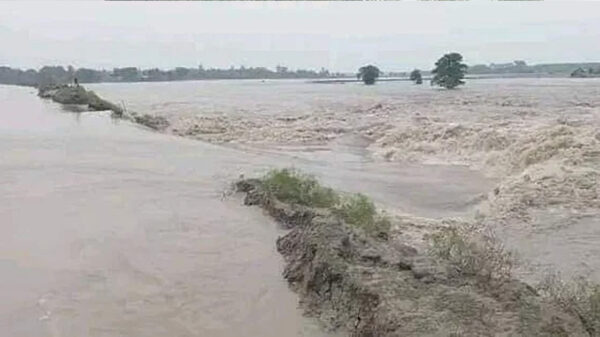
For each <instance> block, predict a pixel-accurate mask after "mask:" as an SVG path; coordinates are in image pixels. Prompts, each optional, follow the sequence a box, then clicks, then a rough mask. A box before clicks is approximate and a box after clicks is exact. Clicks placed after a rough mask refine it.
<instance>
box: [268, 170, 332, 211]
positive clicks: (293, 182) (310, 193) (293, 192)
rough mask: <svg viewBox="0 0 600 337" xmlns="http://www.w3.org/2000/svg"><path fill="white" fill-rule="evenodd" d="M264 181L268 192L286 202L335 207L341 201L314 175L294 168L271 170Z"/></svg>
mask: <svg viewBox="0 0 600 337" xmlns="http://www.w3.org/2000/svg"><path fill="white" fill-rule="evenodd" d="M262 181H263V185H264V187H265V189H266V190H267V192H269V193H272V194H273V195H274V196H275V197H276V198H277V199H279V200H281V201H284V202H288V203H295V204H300V205H304V206H309V207H319V208H330V207H334V206H335V205H336V204H337V203H338V202H339V196H338V194H337V193H336V192H335V191H334V190H333V189H331V188H328V187H324V186H321V184H319V182H318V181H317V180H316V179H315V178H314V177H313V176H311V175H307V174H304V173H301V172H298V171H296V170H293V169H277V170H271V171H269V173H267V174H266V175H265V176H264V177H263V179H262Z"/></svg>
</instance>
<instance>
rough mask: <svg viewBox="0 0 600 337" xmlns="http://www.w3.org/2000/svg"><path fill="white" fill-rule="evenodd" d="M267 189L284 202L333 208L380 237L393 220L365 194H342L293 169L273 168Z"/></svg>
mask: <svg viewBox="0 0 600 337" xmlns="http://www.w3.org/2000/svg"><path fill="white" fill-rule="evenodd" d="M262 183H263V186H264V188H265V190H266V191H267V192H268V193H271V194H272V195H273V196H274V197H275V198H277V199H278V200H280V201H283V202H286V203H291V204H299V205H304V206H308V207H318V208H327V209H330V210H331V211H332V212H333V214H335V215H337V216H339V217H340V218H341V219H342V220H344V221H345V222H346V223H348V224H350V225H353V226H356V227H360V228H362V229H363V230H365V232H367V233H369V234H371V235H373V236H378V237H387V233H388V232H389V230H390V227H391V222H390V220H389V219H388V218H387V217H386V216H384V215H382V214H381V213H379V212H378V211H377V208H376V207H375V204H373V202H372V201H371V200H370V199H369V198H368V197H367V196H365V195H363V194H354V195H349V196H340V195H339V194H338V193H337V192H335V191H334V190H333V189H331V188H329V187H324V186H322V185H321V184H320V183H319V182H318V181H317V180H316V179H315V178H314V177H313V176H311V175H307V174H304V173H301V172H298V171H296V170H293V169H276V170H271V171H269V173H267V174H266V175H265V176H264V177H263V178H262Z"/></svg>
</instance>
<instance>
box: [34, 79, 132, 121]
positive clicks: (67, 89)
mask: <svg viewBox="0 0 600 337" xmlns="http://www.w3.org/2000/svg"><path fill="white" fill-rule="evenodd" d="M38 96H40V97H42V98H49V99H52V100H53V101H54V102H57V103H61V104H67V105H85V106H87V108H88V109H89V110H91V111H112V112H113V114H115V115H117V116H122V115H123V109H122V108H121V107H119V106H118V105H116V104H114V103H111V102H109V101H107V100H105V99H102V98H100V97H99V96H98V95H96V94H95V93H94V92H93V91H88V90H85V88H84V87H83V86H79V85H73V86H71V85H49V86H43V87H40V88H38Z"/></svg>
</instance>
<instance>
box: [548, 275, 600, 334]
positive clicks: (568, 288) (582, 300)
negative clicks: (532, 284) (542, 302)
mask: <svg viewBox="0 0 600 337" xmlns="http://www.w3.org/2000/svg"><path fill="white" fill-rule="evenodd" d="M538 291H539V292H540V293H542V294H543V295H545V296H547V297H549V298H550V299H552V300H553V301H554V302H555V303H557V304H558V305H560V306H561V307H563V308H564V309H565V310H567V311H569V312H571V313H573V314H575V315H576V316H577V317H579V319H580V321H581V323H582V324H583V326H584V327H585V329H586V330H587V332H588V333H589V334H590V336H600V285H599V284H596V283H593V282H591V281H589V279H587V278H585V277H582V276H580V277H576V278H574V279H572V280H571V281H564V280H562V279H561V277H560V275H558V274H556V273H551V274H548V275H546V277H545V278H544V279H543V280H542V282H540V284H539V285H538Z"/></svg>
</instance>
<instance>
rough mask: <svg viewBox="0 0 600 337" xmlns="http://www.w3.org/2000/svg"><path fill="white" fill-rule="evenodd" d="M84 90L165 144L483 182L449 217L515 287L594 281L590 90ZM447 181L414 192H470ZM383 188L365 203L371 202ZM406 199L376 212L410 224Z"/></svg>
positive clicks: (599, 156) (505, 85) (594, 144)
mask: <svg viewBox="0 0 600 337" xmlns="http://www.w3.org/2000/svg"><path fill="white" fill-rule="evenodd" d="M90 87H91V88H92V89H93V90H95V91H97V92H98V93H99V94H100V95H101V96H102V97H105V98H107V99H109V100H111V101H113V102H121V101H123V102H124V103H125V105H126V107H127V109H130V110H132V111H135V112H139V113H145V114H151V115H159V116H163V117H166V118H167V119H168V120H169V122H170V126H169V128H168V129H167V130H166V132H169V133H172V134H176V135H182V136H185V137H189V138H194V139H199V140H204V141H208V142H213V143H219V144H227V145H228V146H234V147H238V148H243V149H245V150H247V151H250V152H256V151H262V152H270V153H278V152H279V153H281V152H285V153H294V155H295V156H297V157H300V158H306V159H307V160H313V161H316V162H319V161H321V162H322V165H324V166H327V167H329V170H331V169H332V166H333V167H335V165H336V162H339V163H344V162H345V161H346V160H347V158H348V156H355V157H360V158H361V159H358V160H356V161H360V162H364V164H361V165H358V167H357V168H356V169H360V170H367V171H369V170H372V171H373V174H376V172H377V170H379V169H381V168H382V166H381V165H378V164H373V163H388V162H391V163H397V165H400V166H401V167H409V166H407V165H416V166H415V170H417V171H423V169H422V167H423V166H422V165H426V166H425V167H439V166H445V167H456V166H449V165H463V166H466V167H469V168H470V169H471V170H472V171H471V172H472V177H473V179H474V180H481V179H482V178H480V177H481V176H484V177H486V179H487V180H486V182H485V183H482V184H480V185H481V186H482V187H485V189H484V191H485V192H484V193H479V194H477V195H475V196H473V198H472V200H469V201H464V204H468V206H469V207H465V208H464V209H465V211H464V212H459V213H453V214H450V215H452V216H459V217H461V218H463V219H468V220H469V221H475V222H477V223H478V224H480V225H482V226H485V227H491V228H492V229H493V230H494V231H495V232H496V233H498V234H499V236H500V237H502V238H503V240H504V241H505V242H506V244H507V245H508V246H509V247H510V248H513V249H515V250H517V251H518V252H519V253H520V255H521V256H522V257H523V261H526V262H527V263H526V264H525V265H526V267H522V270H521V271H522V272H523V273H524V275H523V276H525V277H531V278H534V279H535V278H538V277H539V275H541V274H542V273H543V270H545V269H546V268H549V267H553V268H558V270H560V271H562V272H563V273H568V274H570V273H573V272H576V273H584V274H585V273H592V274H593V275H594V278H599V277H600V258H598V254H596V253H597V252H596V250H597V248H596V247H597V246H598V245H597V243H598V241H600V227H598V225H600V217H599V216H598V215H597V214H598V210H599V208H600V187H599V175H600V131H599V129H598V126H599V125H600V81H599V80H597V79H493V80H492V79H489V80H472V81H470V82H469V83H468V84H467V85H466V86H464V87H463V88H460V89H458V90H453V91H445V90H438V89H434V88H431V87H429V86H428V85H422V86H415V85H412V84H411V83H408V82H388V83H380V84H378V85H376V86H371V87H366V86H363V85H360V84H357V83H347V84H313V83H306V82H303V81H204V82H178V83H147V84H139V83H138V84H100V85H94V86H90ZM281 164H282V165H285V163H283V162H282V163H281ZM386 165H387V164H386ZM313 171H315V170H314V169H313ZM425 171H427V169H425ZM315 173H317V174H319V172H315ZM428 174H429V175H428ZM446 174H447V172H446V171H444V170H442V171H441V172H436V171H432V172H425V173H424V175H423V176H420V177H419V180H418V181H417V182H416V183H420V184H426V183H427V181H436V183H437V184H447V185H450V186H452V185H462V184H469V180H471V179H470V177H469V176H468V175H466V176H465V175H464V174H463V175H459V176H456V175H446ZM413 175H414V172H413ZM386 179H389V178H387V177H386ZM398 179H402V177H398ZM332 181H333V182H334V183H335V178H334V177H333V178H332ZM389 183H390V185H393V181H390V182H389ZM357 184H358V185H360V182H357ZM384 185H385V183H383V184H379V185H378V186H376V187H367V190H366V191H364V192H366V193H370V194H371V195H375V196H377V195H378V192H379V191H380V190H381V189H385V186H384ZM347 189H352V187H348V186H347ZM353 192H361V191H353ZM389 192H390V191H386V193H381V195H382V196H385V195H390V194H391V193H389ZM396 193H397V194H398V195H401V194H403V191H402V190H398V191H396ZM416 197H417V198H419V197H421V200H417V202H415V201H414V200H402V199H401V198H400V199H399V200H396V199H394V200H395V201H394V202H389V200H387V201H388V202H386V200H381V201H383V204H385V205H386V206H387V207H388V208H391V209H392V210H396V211H398V212H401V213H410V212H411V210H414V209H419V205H420V204H423V203H426V202H427V197H425V198H423V195H421V196H419V195H417V196H416ZM431 198H433V199H434V198H435V196H431ZM449 202H451V200H449ZM407 204H412V206H414V207H407V206H406V205H407ZM415 205H416V206H415ZM444 214H445V213H436V212H435V211H431V212H427V211H425V212H420V213H419V214H416V215H418V216H425V217H430V216H431V217H436V218H439V217H440V216H442V217H443V216H444ZM446 215H448V214H446ZM530 267H533V268H530Z"/></svg>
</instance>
